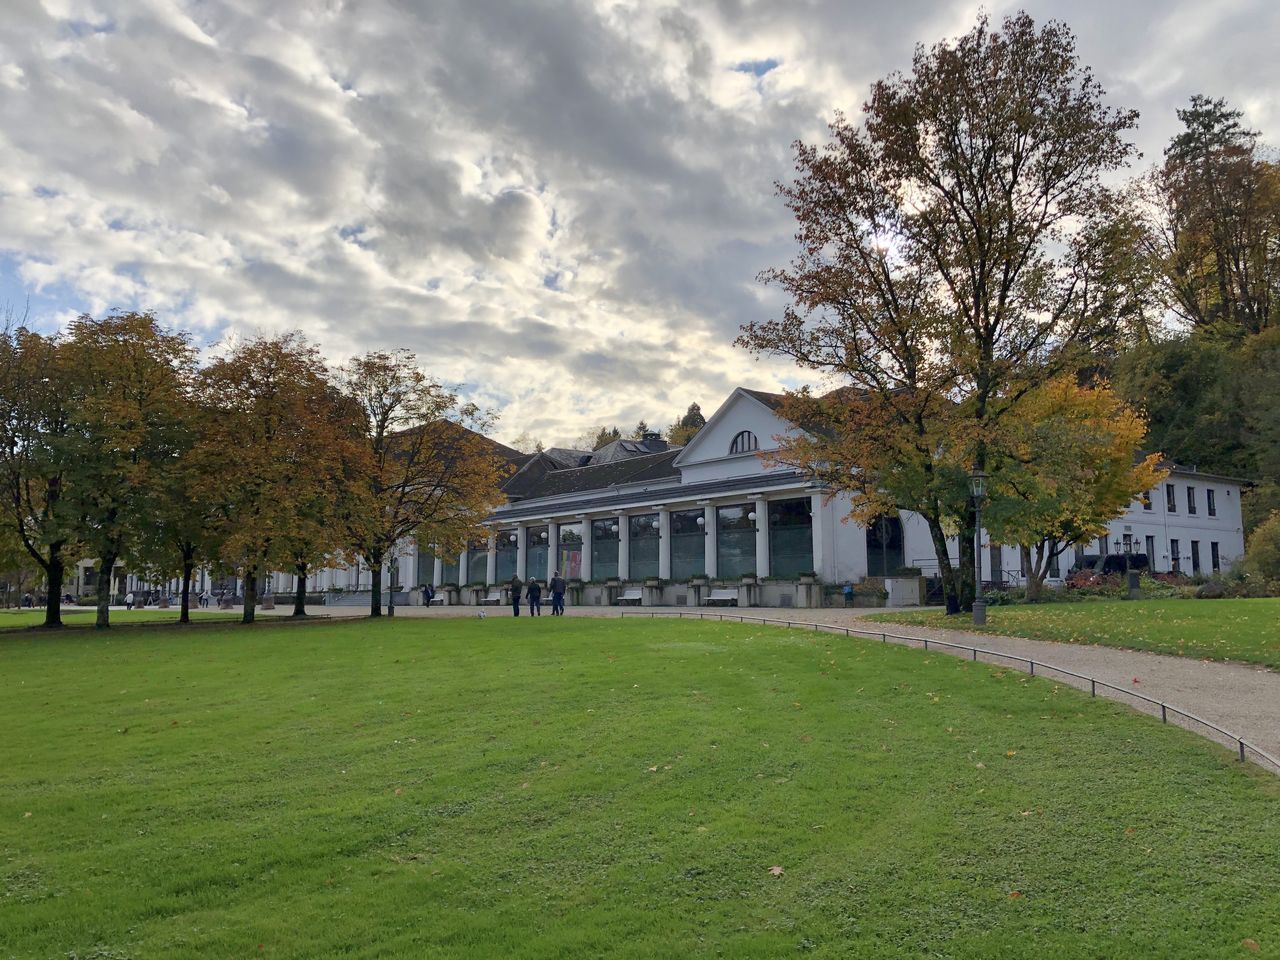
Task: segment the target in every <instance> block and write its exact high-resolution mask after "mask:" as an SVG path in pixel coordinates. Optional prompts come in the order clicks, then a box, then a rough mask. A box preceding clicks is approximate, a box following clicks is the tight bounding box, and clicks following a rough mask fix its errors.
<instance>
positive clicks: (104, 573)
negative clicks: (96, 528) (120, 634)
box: [59, 553, 116, 630]
mask: <svg viewBox="0 0 1280 960" xmlns="http://www.w3.org/2000/svg"><path fill="white" fill-rule="evenodd" d="M115 570H116V554H114V553H106V554H103V555H102V556H101V557H100V558H99V559H98V618H97V620H95V621H94V624H93V625H94V628H95V629H97V630H106V629H107V628H109V627H110V626H111V581H112V580H114V579H115V576H114V574H115ZM59 593H61V591H59Z"/></svg>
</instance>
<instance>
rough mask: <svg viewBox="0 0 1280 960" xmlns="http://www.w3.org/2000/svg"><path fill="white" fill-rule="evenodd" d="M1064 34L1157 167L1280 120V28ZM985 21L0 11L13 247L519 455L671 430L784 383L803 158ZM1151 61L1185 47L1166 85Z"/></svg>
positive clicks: (1097, 19) (461, 6) (333, 3)
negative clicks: (1181, 119)
mask: <svg viewBox="0 0 1280 960" xmlns="http://www.w3.org/2000/svg"><path fill="white" fill-rule="evenodd" d="M1233 2H1234V0H1233ZM1007 6H1009V5H1008V4H1004V3H1000V4H988V7H989V8H990V9H992V10H993V12H994V13H1000V12H1003V11H1004V10H1005V9H1006V7H1007ZM1029 6H1030V8H1031V12H1032V13H1033V14H1034V15H1037V16H1041V15H1046V14H1051V13H1052V11H1050V10H1048V9H1047V8H1048V4H1047V3H1040V4H1037V3H1030V4H1029ZM1037 7H1044V8H1046V9H1044V10H1040V9H1037ZM1077 8H1078V9H1076V10H1075V11H1074V12H1073V14H1072V23H1073V26H1074V27H1075V28H1076V30H1077V32H1078V33H1079V35H1080V38H1081V43H1080V52H1081V55H1082V57H1083V58H1084V59H1085V60H1086V62H1089V63H1092V64H1093V65H1094V66H1095V67H1096V68H1097V70H1098V73H1099V75H1100V77H1101V78H1102V80H1103V82H1104V83H1105V84H1107V85H1108V86H1109V87H1110V88H1111V89H1112V92H1113V93H1114V94H1115V95H1116V96H1115V98H1114V99H1115V100H1116V102H1118V103H1122V104H1124V105H1136V106H1140V107H1142V108H1143V109H1144V114H1147V117H1146V120H1147V124H1146V126H1145V127H1144V130H1143V138H1144V145H1145V146H1146V147H1147V148H1148V150H1150V149H1151V147H1153V146H1154V147H1155V148H1156V149H1158V145H1159V144H1160V143H1161V142H1162V141H1163V139H1164V138H1167V136H1168V134H1169V132H1170V130H1171V128H1172V124H1173V117H1172V108H1173V105H1175V104H1176V103H1178V102H1180V101H1181V100H1185V97H1186V95H1188V94H1189V93H1191V92H1198V91H1199V90H1201V89H1203V90H1204V91H1205V92H1209V93H1214V94H1219V95H1226V96H1229V97H1232V98H1233V99H1235V100H1236V101H1237V102H1239V103H1241V104H1242V105H1243V106H1245V107H1246V108H1247V109H1248V110H1249V111H1250V120H1251V122H1253V123H1254V124H1255V125H1259V126H1262V125H1263V120H1264V119H1271V120H1274V119H1276V110H1277V106H1276V100H1275V97H1274V95H1273V94H1272V93H1271V92H1270V91H1273V90H1274V89H1276V83H1275V81H1276V79H1277V75H1276V71H1277V68H1276V67H1275V66H1274V60H1273V59H1268V58H1265V57H1255V58H1254V60H1253V61H1252V64H1253V65H1252V66H1251V67H1250V68H1249V69H1251V70H1253V71H1256V72H1255V73H1249V72H1248V70H1246V68H1245V67H1244V66H1243V65H1242V64H1241V63H1240V62H1239V61H1240V60H1241V59H1242V58H1239V57H1236V56H1234V55H1233V52H1232V51H1233V50H1234V49H1236V48H1237V47H1238V48H1240V49H1241V50H1252V49H1253V48H1254V47H1256V46H1257V45H1258V44H1260V43H1263V42H1264V39H1265V37H1266V36H1268V35H1269V36H1275V34H1276V33H1277V29H1276V28H1277V26H1278V24H1277V22H1276V17H1277V15H1276V14H1275V13H1274V12H1273V11H1272V10H1271V7H1270V5H1268V4H1266V3H1265V2H1262V0H1256V2H1254V3H1252V4H1247V3H1245V2H1244V0H1239V2H1237V3H1236V4H1235V8H1233V10H1232V11H1231V13H1232V19H1231V22H1233V23H1237V24H1239V23H1241V22H1243V19H1245V18H1246V15H1249V16H1252V17H1253V18H1254V20H1255V24H1256V29H1254V30H1252V31H1251V32H1249V34H1248V35H1247V36H1243V35H1242V36H1228V35H1226V34H1224V30H1225V29H1226V28H1224V27H1223V25H1222V23H1220V22H1218V21H1216V20H1214V19H1205V18H1200V19H1195V20H1192V19H1190V18H1187V17H1184V16H1182V15H1181V14H1179V15H1178V17H1177V18H1172V17H1171V18H1168V19H1167V20H1166V19H1164V18H1162V17H1161V16H1160V15H1159V14H1158V13H1157V11H1159V10H1160V9H1161V5H1159V4H1154V3H1144V4H1133V5H1126V6H1125V7H1123V8H1120V7H1117V6H1116V5H1114V4H1107V5H1103V4H1102V3H1101V2H1100V0H1090V2H1088V3H1082V4H1078V5H1077ZM975 10H976V6H975V5H974V4H973V3H967V2H949V3H938V2H931V0H930V2H926V0H903V2H901V3H898V4H894V5H884V4H879V3H876V4H872V3H869V2H867V3H849V2H847V0H813V2H812V3H808V4H804V5H798V4H793V3H788V2H783V0H755V2H752V0H706V2H702V3H688V2H676V0H661V2H658V0H625V2H624V0H600V2H598V3H595V4H592V3H589V2H587V0H582V2H573V0H564V2H552V0H546V2H530V3H518V4H513V3H510V2H508V0H436V2H433V3H431V4H421V3H416V2H410V0H365V2H362V3H359V4H353V3H344V2H341V0H325V2H317V0H273V2H271V3H260V4H258V5H257V6H256V7H255V6H254V5H253V4H251V3H247V2H235V0H204V2H200V3H180V2H176V0H173V2H168V0H148V2H139V0H115V2H107V0H99V2H89V0H46V2H44V3H37V2H35V0H11V2H10V3H6V4H3V5H0V91H3V93H4V95H3V96H2V97H0V222H2V223H4V224H5V231H4V235H3V236H0V253H4V254H7V255H9V256H11V257H13V258H15V259H16V262H17V264H18V266H17V270H18V276H19V277H20V278H21V280H22V281H23V282H24V283H25V284H27V285H28V286H29V287H30V288H31V289H32V290H45V291H49V290H64V291H65V290H70V291H72V294H71V296H73V297H74V299H75V300H76V303H75V309H84V310H89V311H93V312H102V311H104V310H106V309H108V308H110V307H112V306H125V307H131V306H140V307H149V308H153V309H156V310H157V311H158V312H160V313H161V314H162V315H164V316H165V317H167V318H168V319H169V320H171V321H172V322H173V323H175V324H177V325H181V326H184V327H187V328H189V329H191V330H193V331H195V332H196V333H197V334H198V335H199V336H200V337H202V338H205V339H207V340H215V339H217V338H218V337H220V336H222V335H224V334H227V333H234V334H238V335H243V334H245V333H251V332H254V331H259V330H263V331H275V330H283V329H288V328H293V327H298V328H301V329H302V330H304V331H305V332H307V333H308V334H309V335H310V336H311V337H313V338H314V339H315V340H317V341H318V342H320V343H321V345H322V346H323V347H324V349H325V350H326V352H327V353H329V355H330V356H331V357H333V358H334V359H339V360H340V359H342V358H343V357H345V356H348V355H350V354H352V353H354V352H357V351H361V350H364V349H369V348H373V347H382V346H393V345H394V346H407V347H410V348H412V349H414V350H416V351H417V352H418V353H419V355H420V357H421V358H422V360H423V363H424V365H425V366H426V367H427V368H428V369H429V370H430V371H431V372H432V373H433V374H435V375H436V376H439V377H441V378H442V379H445V380H446V381H449V382H453V383H458V384H462V385H464V386H465V389H466V390H467V391H468V393H469V394H470V395H472V396H473V397H475V398H476V399H478V400H480V401H481V402H484V403H487V404H490V405H492V406H494V407H496V408H497V409H499V411H500V412H501V413H502V415H503V419H502V423H501V427H500V432H501V434H502V435H503V436H506V437H512V436H515V435H516V434H519V433H521V432H522V431H524V430H529V431H530V432H532V433H534V434H537V435H541V436H543V437H544V438H545V439H546V440H548V441H562V440H567V439H569V438H570V437H572V436H574V435H576V434H577V433H579V432H581V429H582V428H583V427H584V426H586V425H589V424H591V423H597V422H600V421H610V422H618V423H620V424H623V425H627V424H630V423H634V421H635V420H637V419H639V418H641V417H644V418H646V419H647V420H649V422H651V423H665V422H668V421H669V420H670V419H672V418H673V417H674V416H676V415H678V414H679V413H680V412H682V411H683V409H684V408H685V407H686V406H687V405H688V403H689V402H691V401H697V402H699V403H701V404H703V406H704V407H705V408H708V409H709V408H710V407H712V406H714V405H715V404H716V403H717V402H718V401H719V400H720V399H722V397H723V396H724V395H725V394H726V393H727V392H728V390H729V389H730V388H731V387H732V386H733V385H734V384H736V383H743V384H748V385H753V386H760V387H766V388H767V387H771V386H777V385H778V384H780V383H781V382H783V380H784V378H785V379H786V380H791V379H794V377H795V375H796V372H795V370H794V369H793V368H791V367H789V366H788V365H786V364H783V363H780V362H773V361H765V362H758V361H756V360H754V359H753V358H751V357H749V356H747V355H745V354H744V353H742V352H741V351H739V350H737V349H735V348H733V347H732V346H731V341H732V339H733V336H734V334H735V332H736V329H737V326H738V325H739V324H740V323H742V322H744V321H746V320H752V319H759V318H762V317H764V316H767V315H769V314H770V313H771V312H772V311H774V310H776V309H777V306H778V302H777V297H776V295H775V294H773V293H771V292H770V291H766V290H763V289H761V288H760V287H758V285H757V284H756V283H755V280H754V277H755V274H756V273H757V272H758V271H759V270H760V269H761V268H762V267H765V266H771V265H776V264H778V263H781V262H782V261H784V260H785V259H786V258H787V257H788V256H789V255H790V253H791V249H792V243H793V241H792V240H791V235H792V232H793V229H792V226H791V224H790V223H789V222H788V219H787V215H786V211H785V210H784V209H783V207H782V206H781V204H780V203H779V202H778V200H777V198H776V197H775V196H774V192H773V181H774V180H775V179H777V178H780V177H785V176H787V175H788V174H789V172H790V169H791V155H790V143H791V141H792V140H794V139H795V138H797V137H802V138H806V139H815V138H820V137H822V136H823V134H824V130H825V126H824V125H825V122H826V120H827V118H829V117H830V116H831V114H832V112H833V111H834V110H835V109H836V108H843V109H844V110H845V111H846V112H848V113H851V114H854V113H856V112H857V109H858V107H859V105H860V103H861V101H862V99H863V98H864V96H865V93H866V90H867V87H868V85H869V83H870V82H871V81H873V80H874V79H876V78H877V77H880V76H883V75H884V74H886V73H888V72H889V71H890V70H892V69H895V68H905V67H907V66H908V65H909V61H910V56H911V51H912V48H913V46H914V44H915V43H916V42H917V41H926V42H932V41H934V40H937V39H940V38H941V37H942V36H945V35H950V34H954V33H956V32H959V31H961V30H963V29H965V28H966V27H967V25H968V24H969V23H971V22H972V17H973V15H974V12H975ZM1161 24H1164V26H1161ZM1147 35H1151V36H1154V37H1156V38H1157V39H1158V38H1160V37H1163V38H1164V39H1163V40H1159V43H1160V44H1165V43H1166V41H1168V43H1169V44H1174V43H1175V41H1176V44H1175V45H1176V46H1177V49H1178V51H1179V54H1178V55H1179V57H1180V58H1182V62H1183V63H1184V66H1183V67H1181V68H1180V69H1181V72H1180V73H1179V74H1178V77H1177V79H1176V80H1171V79H1170V77H1171V74H1170V70H1169V69H1168V66H1167V57H1165V58H1164V59H1162V58H1161V55H1160V54H1159V52H1158V50H1152V49H1151V48H1149V47H1144V46H1143V45H1142V43H1140V42H1139V38H1140V37H1142V36H1147ZM1201 37H1204V38H1206V40H1205V43H1206V44H1207V45H1208V46H1207V49H1206V50H1205V56H1204V57H1203V58H1201V60H1200V62H1198V63H1196V66H1195V71H1194V72H1195V75H1196V76H1195V79H1196V80H1197V82H1198V85H1195V84H1191V81H1190V79H1188V75H1189V74H1191V73H1192V70H1191V68H1190V67H1187V66H1185V63H1187V62H1193V61H1192V60H1190V58H1191V54H1192V53H1194V51H1195V50H1196V49H1197V44H1198V42H1199V40H1198V38H1201ZM1209 38H1211V39H1209ZM1135 49H1138V50H1145V51H1147V52H1146V53H1145V54H1143V55H1142V56H1135V55H1134V51H1135ZM1161 49H1163V47H1161ZM1184 54H1185V56H1184ZM766 61H767V62H775V61H776V66H773V67H772V68H771V69H768V70H767V71H764V72H763V73H762V74H761V75H757V74H756V73H755V72H751V71H744V70H742V69H736V68H737V67H738V66H739V65H740V64H744V63H762V62H766ZM1215 64H1221V66H1215ZM1153 116H1154V117H1155V118H1156V122H1154V123H1152V122H1151V119H1152V117H1153ZM65 309H66V308H65V307H62V306H60V307H59V308H58V310H53V311H51V312H50V315H49V316H48V317H46V318H45V319H46V322H48V323H49V324H50V325H54V324H56V323H58V322H59V321H60V320H62V319H65V316H64V313H63V312H59V311H65Z"/></svg>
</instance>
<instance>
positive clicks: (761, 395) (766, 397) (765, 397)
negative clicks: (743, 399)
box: [742, 387, 783, 410]
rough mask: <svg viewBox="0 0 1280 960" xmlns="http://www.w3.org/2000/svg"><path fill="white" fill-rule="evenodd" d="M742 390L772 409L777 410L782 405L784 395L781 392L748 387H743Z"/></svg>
mask: <svg viewBox="0 0 1280 960" xmlns="http://www.w3.org/2000/svg"><path fill="white" fill-rule="evenodd" d="M742 392H743V393H746V394H750V395H751V396H753V397H755V398H756V399H757V400H759V401H760V402H761V403H763V404H764V405H765V406H766V407H768V408H769V409H770V410H777V409H778V408H779V407H781V406H782V401H783V396H782V394H780V393H767V392H766V391H764V390H748V389H747V388H746V387H743V388H742Z"/></svg>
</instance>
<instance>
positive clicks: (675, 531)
mask: <svg viewBox="0 0 1280 960" xmlns="http://www.w3.org/2000/svg"><path fill="white" fill-rule="evenodd" d="M703 519H704V516H703V513H702V511H701V510H675V511H672V514H671V579H672V580H688V579H689V578H690V577H699V576H702V575H703V574H704V573H706V572H707V562H706V555H707V536H706V531H705V530H704V529H703V526H702V523H703Z"/></svg>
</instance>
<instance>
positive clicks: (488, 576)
mask: <svg viewBox="0 0 1280 960" xmlns="http://www.w3.org/2000/svg"><path fill="white" fill-rule="evenodd" d="M484 582H485V583H490V584H492V583H497V582H498V536H497V534H494V533H491V534H489V556H488V557H487V558H486V560H485V568H484Z"/></svg>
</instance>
